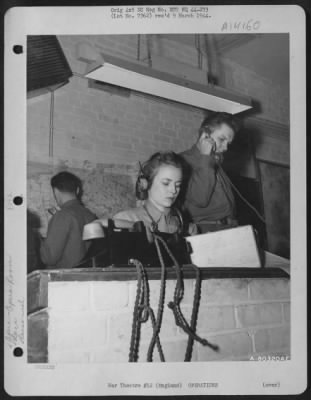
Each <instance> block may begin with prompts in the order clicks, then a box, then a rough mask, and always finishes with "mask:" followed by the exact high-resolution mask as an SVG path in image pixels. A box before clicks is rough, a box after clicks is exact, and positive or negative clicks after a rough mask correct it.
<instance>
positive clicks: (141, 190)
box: [135, 162, 149, 200]
mask: <svg viewBox="0 0 311 400" xmlns="http://www.w3.org/2000/svg"><path fill="white" fill-rule="evenodd" d="M148 189H149V180H148V178H147V177H146V175H145V173H144V170H143V166H142V165H141V163H140V162H139V175H138V177H137V180H136V187H135V192H136V197H137V199H138V200H146V199H147V197H148Z"/></svg>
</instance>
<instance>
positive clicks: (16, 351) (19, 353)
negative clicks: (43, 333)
mask: <svg viewBox="0 0 311 400" xmlns="http://www.w3.org/2000/svg"><path fill="white" fill-rule="evenodd" d="M13 354H14V356H15V357H21V356H22V355H23V354H24V352H23V349H22V348H21V347H15V349H14V350H13Z"/></svg>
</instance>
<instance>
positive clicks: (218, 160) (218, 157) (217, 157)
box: [206, 132, 224, 164]
mask: <svg viewBox="0 0 311 400" xmlns="http://www.w3.org/2000/svg"><path fill="white" fill-rule="evenodd" d="M206 136H207V139H208V140H209V141H210V142H212V143H213V147H212V150H211V155H212V156H213V157H214V159H215V161H216V163H217V164H221V163H222V162H223V159H224V156H223V154H222V153H218V152H216V148H217V146H216V142H215V140H214V139H213V138H212V136H211V134H210V133H209V132H206Z"/></svg>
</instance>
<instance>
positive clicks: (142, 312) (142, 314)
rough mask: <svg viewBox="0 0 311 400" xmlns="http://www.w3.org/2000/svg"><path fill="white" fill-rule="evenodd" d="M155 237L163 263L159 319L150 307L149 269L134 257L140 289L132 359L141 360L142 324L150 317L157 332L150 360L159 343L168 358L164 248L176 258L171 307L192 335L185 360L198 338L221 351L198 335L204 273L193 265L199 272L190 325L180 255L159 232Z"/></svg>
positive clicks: (149, 354)
mask: <svg viewBox="0 0 311 400" xmlns="http://www.w3.org/2000/svg"><path fill="white" fill-rule="evenodd" d="M153 238H154V243H155V246H156V250H157V254H158V257H159V261H160V264H161V282H160V295H159V302H158V310H157V318H155V315H154V311H153V310H152V308H151V307H150V299H149V285H148V279H147V275H146V272H145V268H144V266H143V264H142V263H141V262H140V261H138V260H131V263H132V264H134V265H135V267H136V271H137V291H136V300H135V306H134V313H133V324H132V334H131V341H130V352H129V361H130V362H137V361H138V357H139V355H138V352H139V341H140V330H141V324H142V323H145V322H147V320H148V318H149V316H150V319H151V323H152V329H153V334H152V338H151V341H150V344H149V347H148V352H147V361H148V362H151V361H152V359H153V351H154V347H155V345H157V349H158V352H159V355H160V360H161V361H162V362H164V361H165V358H164V354H163V350H162V346H161V343H160V337H159V334H160V330H161V325H162V317H163V309H164V299H165V283H166V266H165V262H164V259H163V254H162V252H163V249H164V250H165V251H166V252H167V253H168V255H169V256H170V258H171V260H172V261H173V266H174V268H175V271H176V278H177V280H176V287H175V291H174V298H173V301H170V302H169V303H168V307H169V308H170V309H171V310H172V311H173V314H174V318H175V323H176V325H177V326H178V327H180V328H181V329H182V330H183V331H184V332H185V333H186V334H187V335H188V342H187V348H186V353H185V357H184V361H186V362H188V361H191V357H192V350H193V343H194V341H197V342H199V343H201V344H202V345H203V346H209V347H210V348H212V349H213V350H215V351H218V346H217V345H214V344H212V343H210V342H208V341H207V340H206V339H204V338H201V337H200V336H198V335H197V334H196V324H197V317H198V310H199V305H200V294H201V276H200V270H199V268H198V267H196V266H195V265H193V268H194V270H195V273H196V283H195V293H194V298H193V307H192V314H191V321H190V325H189V324H188V322H187V320H186V318H185V317H184V315H183V313H182V311H181V309H180V302H181V300H182V298H183V295H184V285H183V278H182V271H181V267H180V265H179V263H178V261H177V260H176V258H175V257H174V255H173V254H172V252H171V251H170V249H169V248H168V246H167V244H166V242H165V241H164V240H163V239H162V238H161V237H160V236H159V235H157V234H155V233H154V234H153ZM161 247H162V250H161Z"/></svg>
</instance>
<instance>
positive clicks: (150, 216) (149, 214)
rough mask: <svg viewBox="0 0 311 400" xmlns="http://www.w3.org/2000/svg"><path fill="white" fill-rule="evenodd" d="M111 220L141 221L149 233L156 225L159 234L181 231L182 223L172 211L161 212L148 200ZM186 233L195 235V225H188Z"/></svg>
mask: <svg viewBox="0 0 311 400" xmlns="http://www.w3.org/2000/svg"><path fill="white" fill-rule="evenodd" d="M113 218H114V219H123V220H126V221H131V222H138V221H142V222H143V223H144V225H145V226H146V228H148V229H149V230H150V231H151V232H153V231H154V230H155V229H154V224H156V226H157V229H158V230H159V231H160V232H164V233H176V232H178V231H181V230H182V221H181V219H180V217H179V216H178V215H177V214H175V213H174V210H173V209H170V208H168V209H167V210H165V211H164V212H162V211H160V210H159V209H158V208H157V207H155V206H154V204H152V203H151V202H150V201H148V200H147V201H145V203H144V205H141V206H139V207H136V208H131V209H129V210H125V211H121V212H119V213H117V214H116V215H115V216H114V217H113ZM186 233H188V234H189V235H195V234H196V233H197V227H196V225H194V224H190V225H189V228H188V232H186Z"/></svg>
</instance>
